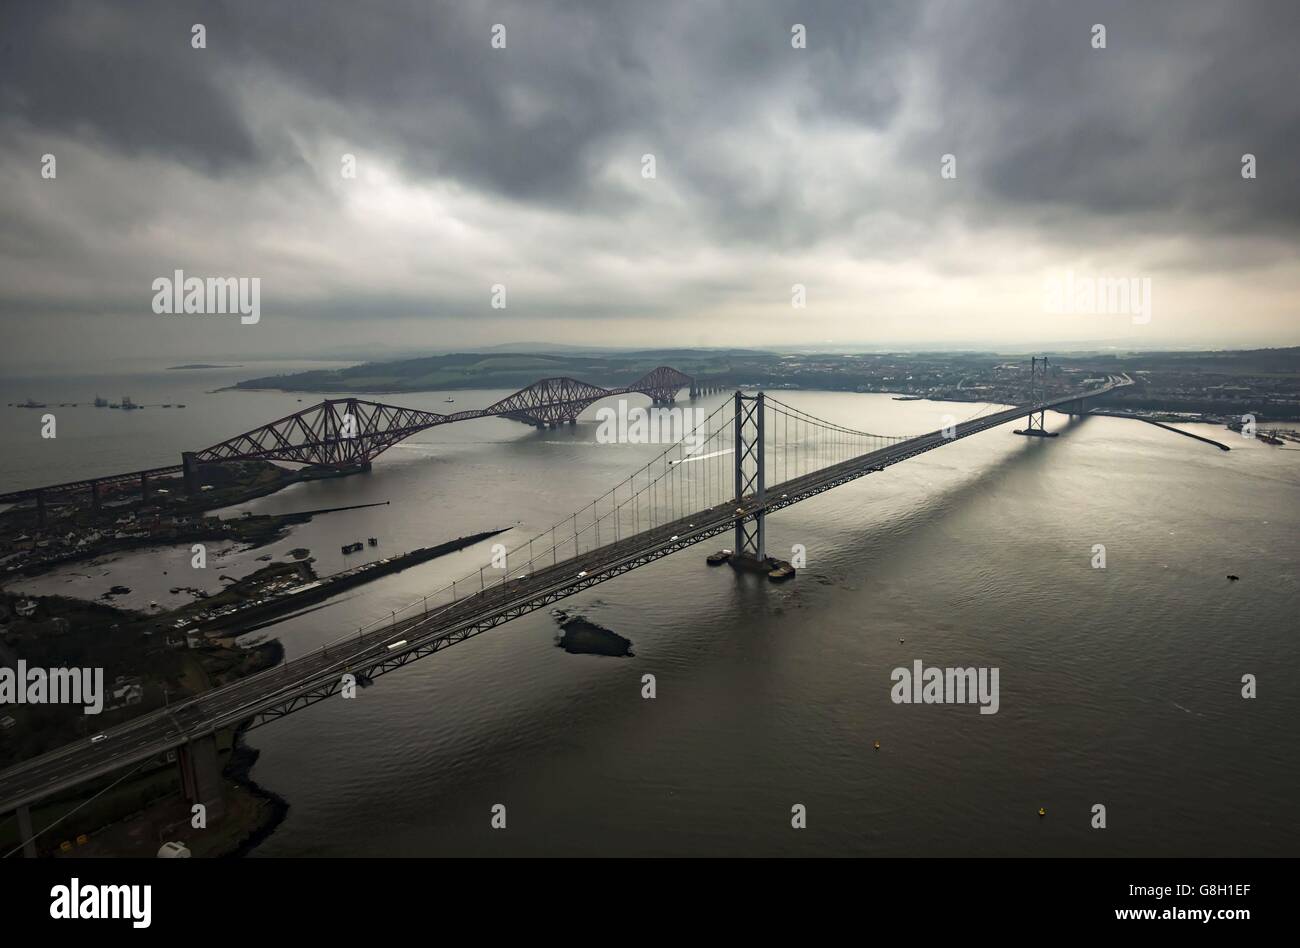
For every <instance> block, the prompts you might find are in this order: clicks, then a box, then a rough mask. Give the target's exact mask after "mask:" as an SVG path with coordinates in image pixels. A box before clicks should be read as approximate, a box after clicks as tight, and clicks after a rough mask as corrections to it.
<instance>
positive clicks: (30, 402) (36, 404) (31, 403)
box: [18, 398, 45, 408]
mask: <svg viewBox="0 0 1300 948" xmlns="http://www.w3.org/2000/svg"><path fill="white" fill-rule="evenodd" d="M18 407H19V408H44V407H45V403H44V402H38V401H35V400H34V399H31V398H29V399H27V401H25V402H22V403H20V404H19V405H18Z"/></svg>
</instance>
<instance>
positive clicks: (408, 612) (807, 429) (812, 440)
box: [0, 377, 1131, 839]
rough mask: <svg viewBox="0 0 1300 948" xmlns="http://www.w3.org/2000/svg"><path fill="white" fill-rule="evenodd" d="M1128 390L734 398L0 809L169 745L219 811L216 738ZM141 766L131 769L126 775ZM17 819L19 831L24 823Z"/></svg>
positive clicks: (13, 777)
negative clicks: (947, 413) (870, 419)
mask: <svg viewBox="0 0 1300 948" xmlns="http://www.w3.org/2000/svg"><path fill="white" fill-rule="evenodd" d="M1128 384H1131V383H1130V380H1129V379H1127V377H1111V378H1109V379H1108V380H1106V382H1105V383H1104V384H1101V385H1098V386H1096V387H1094V388H1091V389H1087V390H1084V391H1075V392H1072V393H1069V394H1065V395H1059V396H1054V397H1046V396H1044V397H1042V398H1041V399H1040V400H1036V401H1031V402H1030V403H1029V404H1027V405H1022V406H1019V407H1015V408H1008V409H1002V410H994V408H995V406H988V407H986V408H984V409H982V410H980V411H979V412H977V413H976V414H975V415H974V416H972V417H970V418H968V419H966V420H964V421H961V422H955V421H954V422H953V423H952V424H950V425H946V426H945V427H943V428H940V429H938V430H935V431H929V432H925V433H923V434H919V435H915V436H912V437H901V436H888V435H882V434H875V433H871V432H866V431H860V430H856V429H853V428H849V427H847V426H844V425H840V424H835V423H832V422H829V421H826V420H824V419H821V418H817V417H814V416H813V415H810V414H808V413H807V412H804V411H801V410H800V409H798V408H795V407H793V406H791V405H789V404H786V403H785V402H784V401H781V400H779V399H777V398H775V397H773V396H771V395H769V394H765V393H763V392H758V393H756V394H746V393H744V392H739V391H738V392H736V393H735V394H734V396H733V397H732V398H731V399H728V400H726V401H725V402H723V403H722V404H721V405H720V406H719V407H718V408H717V409H716V410H714V411H713V412H712V413H711V414H710V415H708V416H707V417H706V418H705V419H703V420H702V421H700V422H698V423H697V424H696V425H695V426H694V427H693V428H692V429H691V430H689V431H684V432H682V439H681V440H680V441H678V442H676V443H674V444H672V445H671V446H669V447H668V448H667V449H666V450H665V451H663V452H662V453H661V454H660V455H659V456H658V457H656V458H655V459H653V460H652V461H650V462H649V463H648V464H646V465H645V466H644V467H642V468H640V469H639V470H637V471H635V472H633V473H632V474H631V475H630V476H628V477H627V478H626V479H624V480H623V481H621V482H620V483H618V484H616V485H614V487H613V488H611V489H610V490H609V491H607V492H606V493H604V494H603V495H601V496H600V497H598V498H596V499H595V500H594V501H592V502H591V503H589V504H587V505H586V506H585V507H583V508H582V509H580V510H577V511H574V512H573V513H572V514H570V515H568V516H566V517H564V518H563V519H561V520H558V521H557V522H556V523H555V524H554V525H553V526H552V527H550V528H549V529H548V530H546V531H544V532H541V533H538V534H536V535H534V536H533V537H531V538H530V539H528V540H527V541H524V542H521V543H519V544H518V545H516V546H515V547H514V548H513V549H510V550H507V551H505V555H504V556H503V557H501V556H497V557H494V558H493V562H492V563H490V564H485V565H484V566H482V567H481V568H479V569H478V570H476V571H475V572H473V573H471V574H469V575H466V576H463V577H461V578H460V579H457V580H455V581H454V582H452V583H449V584H448V585H446V586H444V587H443V588H441V589H438V590H434V591H432V592H430V593H429V594H428V595H427V596H423V597H421V599H420V600H418V601H416V602H412V603H411V604H409V605H408V606H407V607H406V608H405V609H402V610H399V611H394V612H392V613H390V614H389V615H387V616H384V617H383V618H382V619H380V620H378V621H376V622H375V623H373V624H372V625H370V626H368V627H362V628H360V629H357V630H355V631H349V632H347V633H346V634H344V635H341V636H340V637H338V638H336V639H334V640H333V641H331V642H329V643H327V644H325V645H323V646H322V647H321V648H320V649H318V650H317V651H314V652H312V653H310V654H307V655H303V656H301V657H299V658H296V659H294V660H292V661H289V662H286V663H284V664H282V665H279V666H277V667H275V668H272V669H268V670H266V671H263V672H261V673H259V674H257V675H254V676H251V677H249V678H245V679H242V680H240V681H238V682H235V683H233V684H230V685H227V686H224V687H222V688H217V689H214V690H212V691H209V692H205V693H204V694H201V695H198V696H196V697H193V698H190V699H188V700H186V701H183V702H180V703H177V704H173V705H171V706H170V707H167V708H165V709H162V710H159V711H155V712H152V713H149V714H145V715H142V716H140V717H138V718H135V719H133V720H131V721H129V722H127V723H125V724H123V725H121V726H119V727H116V728H113V729H111V730H109V731H106V732H105V734H104V735H103V736H102V737H99V736H97V737H96V739H95V740H93V741H91V742H86V741H80V742H76V743H74V744H70V745H67V746H65V747H63V748H60V749H58V750H55V751H52V752H50V753H47V754H44V755H42V756H40V757H36V758H33V759H31V760H28V761H25V762H23V763H21V764H18V765H16V766H15V767H12V768H10V769H8V770H6V771H4V772H3V773H0V813H4V812H8V811H10V810H15V809H17V810H19V816H20V826H22V827H23V830H22V836H23V838H24V839H27V838H29V837H31V836H32V835H33V834H32V833H31V832H30V817H29V816H24V814H26V813H27V809H26V808H27V806H28V805H29V804H31V803H33V802H35V801H38V800H40V799H42V798H44V797H47V796H49V795H50V794H53V793H56V792H59V791H62V790H66V789H68V788H70V787H73V786H76V785H77V784H80V783H82V782H83V781H86V780H89V779H92V778H95V777H101V776H104V775H106V774H110V773H113V772H116V771H121V770H123V769H125V768H135V769H139V768H141V767H144V766H146V765H148V764H149V763H150V762H151V761H153V760H156V759H157V758H158V756H159V755H160V754H164V753H166V752H168V751H172V750H177V751H179V756H180V765H181V772H182V776H183V778H184V785H185V790H186V793H187V795H188V798H189V799H190V800H191V801H194V802H202V803H204V804H205V805H206V806H208V808H209V809H208V812H209V818H212V817H213V816H214V815H216V814H219V813H220V806H221V800H220V795H221V779H220V768H219V766H218V764H217V756H216V745H215V734H216V733H217V732H218V731H221V730H223V729H226V728H232V727H239V726H247V727H250V728H252V727H258V726H261V725H263V724H265V723H268V722H270V721H273V720H275V719H277V718H281V717H284V716H285V715H287V714H292V713H294V712H295V711H299V710H301V709H303V708H306V707H309V706H310V705H313V704H315V703H317V702H319V701H323V700H325V699H327V698H329V697H331V696H333V695H335V694H338V693H339V692H340V690H341V689H343V688H344V687H345V686H347V685H348V684H349V683H350V682H351V683H358V684H368V683H370V682H372V681H373V680H374V679H375V678H378V677H379V676H381V675H384V674H386V673H388V672H390V671H394V670H396V669H398V668H401V667H403V666H405V665H408V664H410V663H411V662H414V661H417V660H419V659H421V658H424V657H426V656H429V655H432V654H434V653H435V652H439V651H441V650H443V649H445V648H448V647H450V646H452V645H455V644H456V643H458V642H463V641H465V640H466V639H468V638H472V637H473V636H475V635H478V634H480V633H482V632H485V631H487V630H489V629H493V628H496V627H497V626H499V625H502V624H503V623H506V622H509V621H510V620H512V619H515V618H518V617H519V616H523V615H526V614H528V613H531V612H533V611H535V610H537V609H540V608H543V607H545V606H547V605H549V604H551V603H554V602H557V601H559V600H561V599H564V598H566V597H568V596H572V595H574V594H575V593H579V592H581V591H583V590H585V589H589V588H591V587H592V586H596V585H598V584H600V583H604V582H608V581H609V580H612V579H614V578H616V577H619V576H621V575H623V574H624V573H628V572H630V571H632V570H635V569H638V568H640V567H642V566H646V565H647V564H650V563H653V562H655V561H656V560H658V559H661V558H662V557H665V556H669V555H671V554H673V553H676V552H678V551H680V550H684V549H686V548H687V547H691V546H694V545H696V544H698V543H701V542H704V541H707V540H710V539H713V538H716V537H720V536H724V535H730V536H731V537H732V546H733V551H734V554H735V555H736V556H737V557H740V558H742V559H743V558H748V559H752V560H754V561H758V562H761V561H762V560H763V559H764V558H765V557H766V548H765V543H766V536H765V524H766V518H767V517H768V516H769V515H771V514H774V513H776V512H778V511H781V510H784V509H785V508H787V507H790V506H792V505H794V504H797V503H799V502H800V501H803V500H807V499H808V498H810V497H815V496H817V495H818V494H821V493H823V492H825V491H828V490H831V489H833V488H835V487H838V486H840V485H842V484H846V483H848V482H850V481H853V480H857V479H858V478H861V477H865V476H868V475H870V474H873V473H876V472H879V471H882V470H884V469H885V468H886V467H889V466H891V465H894V464H898V463H900V462H902V461H906V460H907V459H909V458H913V457H916V456H917V455H919V454H924V453H926V452H928V451H933V450H935V449H937V448H940V447H943V446H945V445H948V444H952V443H954V442H956V441H960V440H962V439H964V438H968V437H970V436H972V435H975V434H979V433H980V432H982V431H986V430H988V429H990V428H994V427H997V426H1000V425H1003V424H1006V423H1008V422H1010V421H1013V420H1016V419H1019V418H1022V417H1024V418H1026V419H1028V420H1029V423H1028V424H1027V428H1032V427H1034V426H1035V425H1037V426H1039V427H1041V423H1042V417H1043V412H1045V411H1047V410H1050V409H1056V410H1060V411H1064V412H1069V413H1071V414H1084V413H1086V411H1087V407H1086V405H1087V403H1088V402H1089V401H1090V400H1091V399H1093V398H1096V397H1098V396H1101V395H1104V394H1106V393H1107V392H1110V391H1113V390H1114V389H1116V388H1119V387H1121V386H1124V385H1128ZM131 772H134V771H128V774H129V773H131ZM24 820H25V822H24Z"/></svg>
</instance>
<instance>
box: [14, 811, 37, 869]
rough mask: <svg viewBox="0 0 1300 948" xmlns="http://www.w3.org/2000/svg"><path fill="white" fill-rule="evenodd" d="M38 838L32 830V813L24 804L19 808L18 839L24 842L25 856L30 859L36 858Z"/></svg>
mask: <svg viewBox="0 0 1300 948" xmlns="http://www.w3.org/2000/svg"><path fill="white" fill-rule="evenodd" d="M35 836H36V833H35V831H34V830H33V829H32V811H31V810H30V809H28V808H27V805H26V804H24V805H23V806H20V807H19V808H18V837H19V838H20V839H21V840H22V841H23V855H24V856H26V857H27V858H28V859H35V858H36V840H35V839H34V837H35Z"/></svg>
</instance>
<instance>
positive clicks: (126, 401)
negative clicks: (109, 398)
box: [122, 395, 144, 411]
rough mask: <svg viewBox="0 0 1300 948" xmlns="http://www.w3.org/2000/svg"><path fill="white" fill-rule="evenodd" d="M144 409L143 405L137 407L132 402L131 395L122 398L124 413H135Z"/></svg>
mask: <svg viewBox="0 0 1300 948" xmlns="http://www.w3.org/2000/svg"><path fill="white" fill-rule="evenodd" d="M143 407H144V406H143V405H137V404H136V403H135V402H133V401H131V396H130V395H123V396H122V409H123V410H124V411H134V410H135V409H137V408H143Z"/></svg>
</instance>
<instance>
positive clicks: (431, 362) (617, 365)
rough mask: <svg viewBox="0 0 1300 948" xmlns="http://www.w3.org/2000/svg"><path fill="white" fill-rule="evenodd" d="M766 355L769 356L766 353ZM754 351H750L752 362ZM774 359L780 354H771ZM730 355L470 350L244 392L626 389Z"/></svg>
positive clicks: (280, 379) (718, 363) (710, 366)
mask: <svg viewBox="0 0 1300 948" xmlns="http://www.w3.org/2000/svg"><path fill="white" fill-rule="evenodd" d="M764 355H766V354H764ZM754 356H755V354H754V353H746V357H747V358H748V359H753V358H754ZM767 358H768V359H771V360H775V358H776V357H775V356H772V355H767ZM731 362H732V359H731V358H730V356H729V354H728V351H726V350H719V351H703V352H693V351H690V350H680V349H665V350H655V351H647V352H620V353H609V354H601V355H573V354H567V353H551V352H534V353H525V352H471V353H453V354H450V355H437V356H426V357H422V358H418V359H402V360H399V361H396V362H365V363H362V364H360V365H354V366H349V367H348V368H345V369H315V370H311V371H307V372H296V373H293V374H289V375H271V376H264V377H262V378H255V379H247V380H246V381H243V382H240V383H238V384H237V385H235V386H234V387H235V388H243V389H278V390H281V391H294V392H324V393H343V392H347V393H360V392H425V391H446V390H449V389H467V388H523V387H524V386H526V385H531V384H532V383H533V382H536V381H537V380H538V379H543V378H549V377H554V376H570V377H572V378H578V379H581V380H582V381H584V382H591V383H592V384H595V385H604V386H607V387H614V386H618V385H626V384H627V383H629V382H632V381H634V380H636V379H638V378H640V377H641V376H642V375H644V374H645V373H647V372H649V371H650V370H651V369H654V368H656V367H657V366H660V365H670V366H672V367H673V368H675V369H678V370H680V371H682V372H685V373H686V374H687V375H698V376H702V377H708V376H710V375H712V374H716V373H719V372H723V371H726V370H727V369H728V368H730V366H731Z"/></svg>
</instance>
